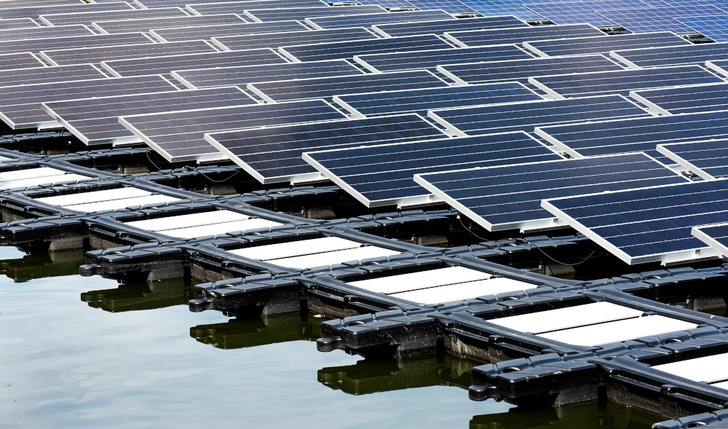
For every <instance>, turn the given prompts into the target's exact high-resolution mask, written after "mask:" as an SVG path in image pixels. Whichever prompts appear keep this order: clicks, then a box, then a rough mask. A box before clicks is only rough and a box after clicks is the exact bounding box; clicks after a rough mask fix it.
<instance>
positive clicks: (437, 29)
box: [372, 16, 530, 37]
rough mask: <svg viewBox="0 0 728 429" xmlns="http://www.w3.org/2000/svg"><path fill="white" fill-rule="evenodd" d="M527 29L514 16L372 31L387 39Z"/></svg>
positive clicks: (386, 26) (388, 26) (382, 26)
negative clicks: (453, 32)
mask: <svg viewBox="0 0 728 429" xmlns="http://www.w3.org/2000/svg"><path fill="white" fill-rule="evenodd" d="M512 27H525V28H530V26H529V25H528V24H526V23H525V22H523V21H521V20H520V19H518V18H516V17H514V16H496V17H482V18H468V19H456V20H449V19H448V20H442V21H423V22H408V23H397V24H380V25H373V26H372V29H373V30H374V31H376V32H377V33H380V34H382V35H383V36H385V37H401V36H413V35H416V34H443V33H445V32H448V31H465V30H483V29H498V28H501V29H502V28H512Z"/></svg>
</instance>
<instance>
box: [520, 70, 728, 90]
mask: <svg viewBox="0 0 728 429" xmlns="http://www.w3.org/2000/svg"><path fill="white" fill-rule="evenodd" d="M528 82H529V83H530V84H532V85H534V86H536V87H537V88H539V89H541V90H542V91H544V92H545V93H546V94H548V95H550V96H553V97H555V98H561V97H563V98H567V97H584V96H589V95H600V94H623V95H628V94H629V91H636V90H640V89H649V88H664V87H669V86H680V85H700V84H707V83H720V82H723V83H725V81H724V80H723V79H721V78H719V77H718V76H716V75H714V74H713V73H710V72H709V71H707V70H705V69H704V68H702V67H700V66H697V65H685V66H676V67H661V68H653V69H646V70H643V69H638V70H618V71H606V72H594V73H581V74H565V75H555V76H537V77H532V78H529V79H528Z"/></svg>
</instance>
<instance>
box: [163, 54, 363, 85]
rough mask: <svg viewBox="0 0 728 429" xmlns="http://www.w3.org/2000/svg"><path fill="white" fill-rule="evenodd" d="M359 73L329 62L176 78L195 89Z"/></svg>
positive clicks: (226, 70) (347, 65)
mask: <svg viewBox="0 0 728 429" xmlns="http://www.w3.org/2000/svg"><path fill="white" fill-rule="evenodd" d="M357 73H361V71H360V70H359V69H358V68H356V67H354V66H353V65H352V64H351V63H349V62H348V61H346V60H329V61H310V62H306V63H283V64H261V65H251V66H235V67H216V68H202V69H194V70H179V71H174V72H172V77H174V78H175V79H177V80H179V81H180V82H182V83H183V84H184V85H185V86H186V87H188V88H192V89H195V88H212V87H218V86H239V87H241V88H245V86H246V85H247V84H249V83H253V82H256V81H258V80H260V79H261V76H265V78H266V79H271V80H285V79H304V78H313V77H326V76H337V75H347V74H357Z"/></svg>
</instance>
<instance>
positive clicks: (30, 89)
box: [0, 76, 175, 129]
mask: <svg viewBox="0 0 728 429" xmlns="http://www.w3.org/2000/svg"><path fill="white" fill-rule="evenodd" d="M173 89H175V88H174V87H173V86H172V85H170V83H169V82H168V81H166V80H165V79H163V78H162V77H161V76H146V77H133V78H117V79H109V78H104V79H90V80H84V81H71V82H58V83H42V84H34V85H21V86H9V87H5V88H0V99H1V100H2V102H0V118H2V120H3V121H4V122H5V123H6V124H7V125H8V126H10V127H12V128H13V129H24V128H47V127H58V126H59V124H58V122H56V121H55V120H53V118H51V117H50V116H49V115H48V114H47V113H46V112H45V111H44V110H43V108H42V106H41V103H45V102H51V101H62V100H68V99H69V98H70V99H75V98H89V97H94V96H99V95H105V96H111V95H122V94H134V93H136V94H140V93H145V92H159V91H168V90H173Z"/></svg>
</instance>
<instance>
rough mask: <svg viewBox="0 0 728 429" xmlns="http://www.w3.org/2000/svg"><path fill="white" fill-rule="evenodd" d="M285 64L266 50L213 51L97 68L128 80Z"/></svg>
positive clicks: (139, 59) (121, 61)
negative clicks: (189, 70) (174, 72)
mask: <svg viewBox="0 0 728 429" xmlns="http://www.w3.org/2000/svg"><path fill="white" fill-rule="evenodd" d="M285 62H286V61H285V60H284V59H283V58H281V57H280V55H278V54H276V53H275V52H273V51H272V50H270V49H254V50H250V51H231V52H214V53H207V54H185V55H169V56H162V57H153V58H136V59H130V60H115V61H103V62H101V67H103V68H104V69H105V70H106V71H108V72H109V73H110V74H111V75H112V76H117V77H122V76H124V77H130V76H144V75H149V74H167V73H169V72H171V71H172V70H178V69H184V68H202V67H226V66H239V65H243V64H281V63H285Z"/></svg>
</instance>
